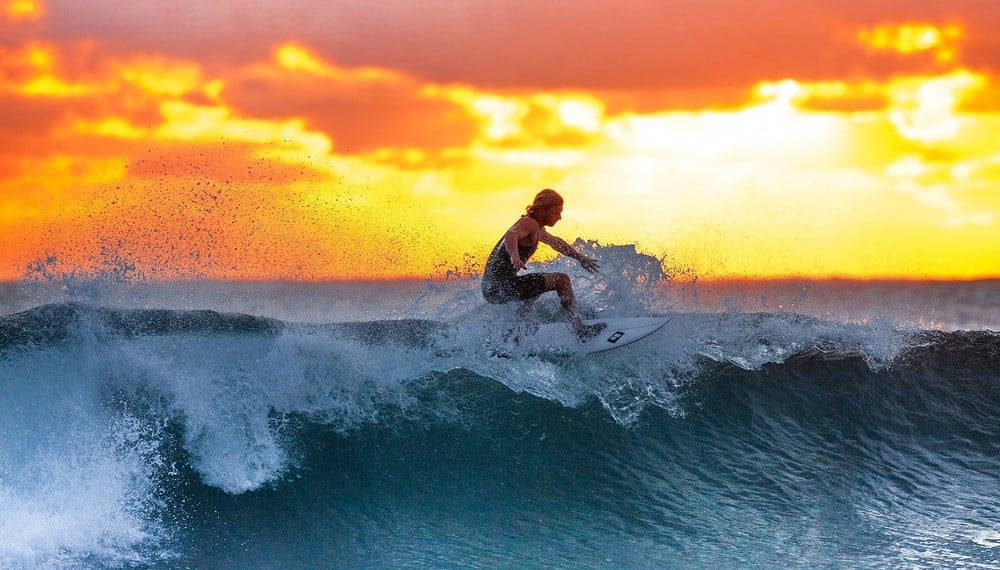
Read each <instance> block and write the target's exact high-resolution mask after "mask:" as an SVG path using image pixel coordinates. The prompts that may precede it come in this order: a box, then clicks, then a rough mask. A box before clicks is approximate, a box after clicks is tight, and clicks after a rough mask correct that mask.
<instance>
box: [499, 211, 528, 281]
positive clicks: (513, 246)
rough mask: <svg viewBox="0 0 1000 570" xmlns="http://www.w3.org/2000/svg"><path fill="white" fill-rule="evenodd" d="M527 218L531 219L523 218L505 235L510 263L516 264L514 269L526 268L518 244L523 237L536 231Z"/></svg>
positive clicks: (505, 245) (504, 243) (504, 244)
mask: <svg viewBox="0 0 1000 570" xmlns="http://www.w3.org/2000/svg"><path fill="white" fill-rule="evenodd" d="M525 220H530V218H528V217H523V218H521V219H520V220H518V221H517V223H515V224H514V225H513V226H511V227H510V229H509V230H507V233H506V234H504V236H503V247H504V249H505V250H507V255H508V256H510V263H511V265H513V266H514V271H519V270H521V269H524V261H522V260H521V254H520V253H518V251H517V244H518V242H520V241H521V239H522V238H524V237H527V236H529V235H531V233H532V232H533V231H534V230H533V229H532V228H531V227H530V226H529V224H528V223H527V222H526V221H525Z"/></svg>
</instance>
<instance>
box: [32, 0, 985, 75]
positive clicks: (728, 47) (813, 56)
mask: <svg viewBox="0 0 1000 570" xmlns="http://www.w3.org/2000/svg"><path fill="white" fill-rule="evenodd" d="M48 6H49V8H48V15H47V18H48V29H49V30H50V33H51V34H52V35H53V37H54V38H55V39H57V40H64V39H84V38H100V41H101V42H103V43H106V44H108V45H110V46H113V47H112V49H115V50H121V51H128V52H133V51H141V52H146V53H162V54H168V55H171V56H172V57H179V58H188V59H193V58H198V59H200V60H202V61H205V62H206V63H207V64H208V65H222V64H223V62H225V65H229V66H231V65H241V64H244V63H246V62H248V61H252V60H257V59H260V58H262V57H264V56H266V54H267V53H268V51H269V50H270V49H271V48H272V47H273V46H276V45H279V44H282V43H284V42H287V41H289V40H295V41H298V42H300V43H302V44H303V45H308V46H311V48H312V49H314V50H316V51H317V53H318V54H319V55H320V56H322V57H323V58H325V59H326V60H328V61H337V62H339V63H340V65H343V66H346V67H360V66H374V67H379V68H384V69H393V70H396V71H398V72H400V73H403V74H406V75H409V76H412V77H416V78H420V79H422V80H425V81H430V82H434V83H439V84H440V83H464V84H471V85H477V86H480V87H483V88H488V89H503V88H520V89H545V90H551V89H586V90H596V89H604V90H611V89H628V90H633V91H635V90H660V91H666V90H673V91H687V90H693V91H704V90H706V89H709V88H720V87H728V88H730V89H745V88H746V87H747V86H748V85H751V84H753V83H755V82H757V81H760V80H762V79H769V80H778V79H782V78H785V77H795V78H798V79H800V80H805V81H818V80H825V79H830V78H834V77H843V76H845V75H849V74H860V75H864V76H868V77H872V78H874V79H881V78H885V77H887V76H889V75H891V74H894V73H906V72H915V71H926V70H927V69H928V68H929V66H932V65H934V59H935V57H934V55H932V56H930V57H929V58H928V57H919V56H918V57H913V56H912V54H911V57H899V56H898V55H899V54H898V53H897V52H895V51H893V52H891V53H890V52H884V53H882V54H881V55H880V54H879V53H873V52H872V51H870V50H869V49H868V47H871V46H872V45H873V42H874V40H875V39H877V38H879V37H881V36H879V35H878V32H877V31H875V30H879V29H887V30H892V29H895V30H896V32H888V36H887V40H886V41H888V42H889V43H892V42H893V41H895V42H896V44H898V43H899V41H900V40H902V39H905V37H907V33H903V32H901V31H900V30H906V29H911V28H906V27H901V26H903V25H904V24H905V25H909V24H911V23H914V22H915V23H916V24H914V25H915V26H917V27H914V28H912V29H914V30H918V31H917V32H916V33H915V36H916V38H917V39H918V40H919V38H920V37H921V36H920V33H921V32H920V31H919V30H921V28H920V27H919V26H921V25H936V26H943V27H944V26H949V25H961V27H962V29H963V30H964V34H965V36H964V37H965V38H967V41H966V40H963V43H962V45H961V46H960V48H958V49H953V51H956V52H957V56H956V57H957V58H958V59H959V61H965V62H968V64H969V65H972V66H973V67H975V68H976V69H979V70H983V71H985V70H994V71H995V70H996V69H997V65H998V64H997V62H998V61H1000V57H998V55H1000V46H998V45H997V44H996V42H995V41H993V40H992V38H993V37H994V30H996V29H998V28H1000V6H998V5H996V4H994V3H991V2H982V1H978V0H930V1H925V2H920V3H917V4H914V3H912V2H901V1H890V2H879V3H872V2H870V1H869V0H844V1H842V2H836V3H829V2H819V1H810V2H802V1H800V0H768V1H765V2H742V1H736V0H707V1H704V2H683V3H679V2H660V1H658V0H626V1H623V2H616V3H609V2H605V1H603V0H581V1H580V2H575V3H574V4H573V6H572V9H567V6H566V4H565V3H563V2H561V1H558V0H534V1H528V0H484V1H481V2H465V3H457V4H456V3H455V2H452V1H450V0H427V1H426V2H421V3H419V5H417V4H411V3H397V2H382V3H378V2H376V3H372V2H369V1H367V0H337V1H333V2H319V1H317V0H286V1H282V2H276V1H264V0H256V1H248V2H242V3H230V2H209V3H206V2H195V1H194V0H169V1H168V0H148V1H147V2H143V3H138V4H135V3H133V4H128V5H122V4H121V3H120V2H112V1H111V0H101V1H98V2H91V3H88V5H87V9H86V10H84V9H82V8H81V6H80V5H79V3H77V2H75V1H74V0H50V1H49V5H48ZM880 26H882V28H880ZM893 26H895V28H893ZM861 29H867V30H873V32H872V35H870V36H868V37H869V40H870V41H869V42H868V43H867V46H868V47H866V45H865V44H862V43H859V42H858V30H861ZM179 30H183V33H178V31H179ZM893 34H894V35H893ZM945 39H946V38H945ZM948 41H951V40H948ZM875 43H877V42H875ZM917 43H919V42H917ZM896 44H894V45H896ZM220 46H225V49H219V47H220ZM949 49H952V48H949ZM941 53H943V52H942V51H941V49H940V48H939V49H938V50H937V51H935V52H934V54H937V55H940V54H941ZM918 55H919V54H918ZM212 62H215V63H214V64H213V63H212Z"/></svg>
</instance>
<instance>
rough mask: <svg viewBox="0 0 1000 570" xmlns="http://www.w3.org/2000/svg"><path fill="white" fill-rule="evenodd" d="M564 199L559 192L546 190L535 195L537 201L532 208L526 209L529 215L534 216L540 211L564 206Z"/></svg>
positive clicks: (532, 204)
mask: <svg viewBox="0 0 1000 570" xmlns="http://www.w3.org/2000/svg"><path fill="white" fill-rule="evenodd" d="M562 203H563V198H562V196H560V195H559V193H558V192H556V191H555V190H552V189H551V188H546V189H545V190H542V191H541V192H539V193H538V194H535V201H534V202H532V203H531V205H530V206H528V207H527V208H526V210H527V212H528V215H529V216H530V215H531V214H534V213H535V212H537V211H538V210H545V209H547V208H551V207H552V206H562Z"/></svg>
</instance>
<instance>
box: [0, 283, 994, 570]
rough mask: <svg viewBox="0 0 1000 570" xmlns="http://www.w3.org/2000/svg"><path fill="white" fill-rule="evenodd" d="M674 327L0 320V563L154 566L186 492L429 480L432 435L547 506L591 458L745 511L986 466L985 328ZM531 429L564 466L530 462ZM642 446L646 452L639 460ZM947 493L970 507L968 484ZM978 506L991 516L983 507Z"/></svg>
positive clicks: (986, 477) (990, 396)
mask: <svg viewBox="0 0 1000 570" xmlns="http://www.w3.org/2000/svg"><path fill="white" fill-rule="evenodd" d="M545 316H546V315H545V314H544V310H543V317H545ZM549 316H552V315H549ZM670 316H671V320H670V322H669V323H668V325H667V326H666V327H665V328H664V329H662V330H661V331H660V332H658V333H657V334H656V335H654V336H652V337H650V338H649V339H647V340H646V341H644V342H641V343H638V344H637V345H634V346H631V347H625V348H622V349H619V350H615V351H611V352H609V353H606V354H603V355H597V356H593V357H586V358H584V357H577V356H574V355H567V354H552V353H546V352H543V351H541V352H540V351H537V350H534V349H532V347H530V345H529V346H525V343H516V342H513V341H512V340H511V338H510V336H506V335H504V334H502V332H503V331H507V330H509V329H510V328H512V327H513V326H514V325H515V323H513V321H511V320H510V317H509V316H507V315H506V314H505V313H503V312H499V311H498V312H493V311H491V310H489V309H487V310H481V311H479V312H478V313H471V312H469V313H464V314H462V315H461V316H460V317H457V318H456V319H454V320H451V321H441V320H433V319H399V320H377V321H359V322H340V323H329V324H322V323H321V324H304V323H295V322H289V321H282V320H278V319H271V318H263V317H257V316H251V315H247V314H238V313H222V312H216V311H208V310H169V309H117V308H111V307H106V306H101V305H97V304H90V303H84V302H67V303H56V304H49V305H43V306H39V307H35V308H33V309H30V310H27V311H24V312H21V313H16V314H12V315H6V316H2V317H0V390H2V392H3V394H4V397H3V399H2V401H0V434H2V438H0V441H2V442H3V443H2V444H0V465H2V466H3V467H0V513H2V514H0V531H2V532H0V537H2V538H0V559H7V560H13V561H15V562H16V563H19V564H24V565H33V564H35V563H44V564H54V565H59V564H60V562H61V561H62V562H65V563H66V564H67V565H70V566H73V565H77V564H80V563H86V562H87V560H96V561H98V562H99V564H100V565H134V564H139V565H150V564H152V565H155V564H156V563H157V561H158V560H164V559H171V560H172V559H173V558H174V557H176V556H180V557H181V558H183V556H185V555H183V554H178V553H177V552H176V551H175V548H177V545H178V544H179V543H182V542H183V540H184V538H183V537H185V536H187V535H188V534H190V533H192V532H195V531H194V530H192V529H191V528H190V527H191V523H190V521H191V520H192V519H193V518H198V517H199V516H201V515H204V516H207V515H206V514H205V513H203V512H201V511H200V509H202V508H207V507H202V506H194V505H195V504H196V503H197V504H205V505H214V506H213V507H212V508H219V509H221V508H223V507H224V505H226V504H229V503H227V501H231V499H226V498H225V497H241V496H246V495H251V496H257V494H259V493H261V492H265V491H267V490H268V489H277V488H280V487H282V486H283V485H287V484H288V482H289V481H294V480H296V479H298V478H303V477H304V478H306V479H309V480H310V481H311V483H310V484H312V485H321V484H323V483H320V482H318V481H316V480H313V479H310V473H314V472H323V473H326V474H327V479H325V480H327V481H333V483H331V484H333V485H339V486H340V487H338V489H339V490H331V489H326V492H328V493H334V494H338V496H340V494H343V493H346V492H347V489H348V488H350V486H351V484H350V483H349V482H348V479H349V475H348V473H349V472H350V473H355V474H356V473H357V472H358V470H360V471H361V472H363V473H365V474H366V476H368V477H371V478H372V479H373V480H380V477H385V475H379V474H378V473H382V471H379V470H383V469H384V470H387V471H385V473H396V474H397V475H396V476H398V477H403V478H407V477H411V476H416V475H401V474H400V473H401V472H402V471H401V470H402V464H403V463H404V462H406V461H411V462H416V468H415V469H416V471H415V473H421V472H423V473H429V472H431V471H433V472H434V473H438V475H440V472H438V471H436V469H437V467H435V465H436V462H440V461H441V453H440V452H439V451H438V450H440V449H449V453H448V456H449V457H451V459H449V460H447V461H445V463H446V464H447V465H448V466H449V467H450V468H451V469H456V470H459V471H461V470H475V471H476V473H467V474H468V476H470V477H477V478H479V479H480V480H483V478H485V479H486V480H490V479H491V478H493V479H496V478H502V477H503V476H504V475H502V474H501V473H498V472H496V471H495V469H496V467H495V466H493V465H491V464H490V463H489V462H488V461H486V460H484V459H482V457H492V458H493V461H498V462H499V464H502V465H507V466H508V467H509V461H510V458H511V457H513V456H518V457H521V458H523V459H525V461H528V462H529V463H532V462H538V463H537V464H534V463H532V464H534V465H535V467H534V468H529V469H528V474H527V475H525V477H527V478H528V479H531V481H530V484H531V485H535V486H542V487H543V488H544V489H545V490H547V492H548V493H550V495H549V498H547V499H546V500H548V501H554V500H555V499H553V498H552V497H559V496H561V497H564V495H565V491H560V487H559V486H560V485H566V486H568V488H570V489H574V488H575V489H576V491H578V492H580V493H584V492H585V491H586V489H580V488H579V485H581V484H582V483H573V482H572V481H567V480H565V478H564V477H562V476H555V477H554V479H552V480H534V479H533V478H537V477H541V476H542V475H541V471H545V472H546V473H550V471H548V470H547V469H548V468H546V469H545V470H542V468H541V467H540V465H541V462H543V461H550V462H551V461H555V462H556V463H555V464H556V465H561V468H563V469H567V470H569V471H570V472H572V471H573V470H576V471H580V470H584V471H586V472H591V471H592V469H593V467H591V466H590V464H591V463H594V464H596V465H599V466H601V467H602V468H606V469H607V470H608V471H607V473H603V474H601V473H591V475H592V476H588V477H584V478H583V480H587V481H591V484H595V485H597V484H601V485H608V486H609V488H621V486H622V485H625V486H626V487H628V484H629V483H628V482H629V481H632V483H633V484H634V483H635V478H636V477H640V478H641V477H642V476H643V475H641V474H642V473H643V472H646V473H647V475H649V474H652V473H658V472H660V471H662V469H663V465H668V464H669V465H673V466H674V467H672V468H671V471H670V472H671V473H673V474H674V475H675V476H676V478H675V479H674V480H671V481H661V483H662V484H663V485H666V486H667V487H666V488H669V489H674V492H677V493H682V492H683V489H684V488H689V489H701V491H702V492H704V493H705V494H706V495H707V496H716V494H715V493H716V492H717V491H712V490H711V489H708V488H707V487H706V485H707V484H708V483H706V482H711V481H715V482H717V483H718V484H719V485H720V487H719V488H726V487H727V486H728V487H731V488H734V489H735V488H737V487H738V486H739V485H741V484H742V485H744V486H745V487H744V488H749V489H751V491H750V492H749V493H750V495H751V499H750V500H751V502H752V501H755V500H756V501H765V500H766V499H767V497H771V498H774V497H778V498H779V499H781V502H783V504H786V505H792V506H791V507H790V508H800V509H801V508H808V504H810V503H809V501H806V502H805V503H802V501H801V499H800V500H799V502H795V501H793V500H791V499H790V498H789V497H787V496H784V495H785V494H788V493H802V492H814V493H815V492H819V491H824V489H825V491H824V492H829V491H830V490H829V489H828V488H826V487H824V485H826V483H823V482H821V481H819V480H816V479H815V475H810V473H815V469H816V468H817V466H819V468H821V469H823V470H825V471H827V472H834V473H836V472H838V470H840V471H843V470H844V469H845V466H847V465H851V464H853V465H855V467H852V468H851V469H849V471H850V472H849V473H848V475H849V478H850V479H851V480H852V481H854V482H856V483H857V484H858V485H862V486H863V485H869V484H872V481H874V480H879V481H886V480H888V481H889V482H890V483H891V485H890V488H893V489H905V488H911V489H912V490H914V492H919V491H920V490H921V489H922V488H924V487H925V486H926V485H927V484H928V483H927V482H926V481H927V478H926V476H925V474H922V473H918V472H917V471H915V470H916V469H921V468H926V467H927V465H928V462H930V464H931V465H935V466H936V469H937V475H935V477H941V478H947V477H948V476H954V475H955V473H956V472H961V474H962V477H964V479H962V477H960V478H959V479H962V480H966V481H968V480H969V479H970V478H971V479H973V480H975V481H976V482H978V483H979V484H988V482H989V481H990V480H991V477H993V475H992V473H994V472H995V471H994V470H995V468H996V467H997V464H996V462H997V457H998V456H1000V449H998V448H997V444H996V442H997V441H1000V430H998V427H997V424H996V420H995V419H996V418H997V417H1000V382H997V376H996V370H998V369H1000V366H998V365H1000V335H997V334H996V333H992V332H988V331H979V332H938V331H921V330H911V329H898V328H895V327H890V326H887V325H884V324H844V323H839V322H833V321H826V320H823V319H818V318H814V317H806V316H803V315H796V314H789V313H727V314H699V313H673V314H671V315H670ZM546 441H547V442H549V443H548V444H546V445H549V447H546V449H549V450H551V449H553V447H552V446H551V445H552V444H555V442H558V443H557V444H556V445H555V447H556V448H557V449H559V450H560V453H561V454H564V455H558V456H556V457H553V456H552V455H549V454H545V456H544V458H543V457H542V456H541V455H539V453H541V452H540V449H542V448H541V447H540V446H541V442H546ZM637 441H645V442H646V443H644V444H642V445H639V444H638V443H636V442H637ZM375 442H377V445H376V444H375ZM623 442H626V443H624V444H623ZM650 442H652V443H650ZM373 445H374V446H375V447H377V448H378V449H379V450H380V451H379V452H378V454H381V455H378V454H376V455H375V456H373V455H371V454H372V453H373V452H372V449H374V448H373V447H372V446H373ZM622 445H625V448H626V449H630V450H631V451H630V453H632V454H635V456H634V457H623V456H622V455H621V454H620V453H619V452H620V451H621V446H622ZM484 449H492V450H493V451H492V452H489V453H485V455H484V454H483V450H484ZM651 449H655V450H656V451H655V453H654V455H655V456H656V458H655V459H656V461H662V462H663V463H657V465H658V467H653V466H652V463H650V462H654V460H653V459H651V458H649V457H645V458H644V457H642V455H643V454H645V453H652V452H651V451H650V450H651ZM497 450H504V451H503V453H504V454H505V455H503V457H504V458H503V459H501V458H500V457H498V456H497V455H496V454H497V453H500V452H499V451H497ZM611 450H615V451H614V453H613V452H612V451H611ZM477 454H479V455H477ZM510 454H513V455H510ZM704 454H711V457H712V458H713V462H712V464H711V466H710V465H709V464H706V463H705V462H704V457H705V455H704ZM461 457H465V459H466V460H467V461H466V462H465V463H463V462H462V461H460V459H459V458H461ZM476 457H480V459H475V458H476ZM747 457H752V458H754V460H753V462H752V463H753V465H754V469H753V470H748V468H747V466H746V458H747ZM584 458H588V459H586V460H584ZM359 462H360V463H359ZM654 463H655V462H654ZM410 467H413V466H412V465H411V466H410ZM553 469H554V468H553ZM887 469H888V470H889V472H888V473H886V470H887ZM331 473H332V474H333V475H332V477H333V478H332V479H329V477H330V476H331V475H330V474H331ZM841 474H843V473H841ZM338 477H339V478H338ZM796 477H799V478H804V479H803V480H807V483H802V481H801V480H800V481H799V483H795V481H796V479H795V478H796ZM654 478H662V477H661V475H655V476H654ZM528 479H525V480H520V479H517V478H516V477H515V480H517V481H520V483H521V484H524V485H528V484H529V480H528ZM615 480H617V481H618V483H615V482H614V481H615ZM386 484H388V483H386ZM831 484H832V485H835V484H833V483H831ZM747 485H748V487H746V486H747ZM684 486H688V487H684ZM954 491H955V493H956V494H955V496H956V497H958V499H957V500H958V501H959V502H960V503H962V504H963V505H964V504H968V508H969V509H971V510H972V511H975V512H982V510H983V508H984V507H983V506H982V505H979V506H978V507H977V506H976V505H975V504H974V502H975V501H977V500H978V501H981V500H982V497H981V496H979V495H974V494H971V493H969V492H966V491H963V490H961V489H954ZM622 492H623V493H625V494H626V495H627V496H628V495H629V494H631V496H632V497H633V499H635V501H637V502H636V503H635V504H637V505H642V504H650V505H659V506H657V507H652V506H651V507H649V508H648V509H647V508H646V507H640V508H639V511H638V512H636V513H635V514H634V516H635V517H639V518H640V519H642V520H645V521H647V522H645V523H642V522H638V521H636V520H631V521H624V520H620V521H618V523H616V524H626V525H628V524H630V525H638V526H642V525H643V524H651V523H649V522H648V521H659V523H660V524H665V525H668V526H670V525H672V526H673V527H676V528H679V529H681V530H683V529H684V528H685V523H684V521H685V520H690V519H689V518H688V517H693V516H694V514H693V513H685V512H683V509H680V510H677V511H676V512H670V513H669V514H664V513H663V512H660V511H657V510H656V509H659V508H662V505H663V502H662V500H656V501H653V502H652V503H650V502H649V497H645V496H635V495H637V494H640V495H641V494H642V493H644V492H645V491H641V490H640V489H639V487H638V486H633V487H628V488H625V489H622ZM533 493H539V494H540V493H542V489H541V488H539V489H538V490H536V491H533ZM963 493H964V494H963ZM195 496H197V497H198V500H195V498H194V497H195ZM593 496H601V497H604V496H606V493H603V492H601V493H595V494H594V495H593ZM753 497H757V498H756V499H754V498H753ZM564 498H565V497H564ZM886 500H889V499H886ZM644 501H645V502H644ZM804 505H805V506H804ZM564 506H565V505H564ZM731 506H732V508H733V509H736V508H737V507H736V504H735V503H733V504H732V505H731ZM553 508H555V506H553ZM632 508H635V507H634V505H633V507H632ZM690 508H694V507H690ZM985 508H986V509H987V511H986V514H990V515H993V514H996V513H997V512H998V510H997V509H998V507H997V505H996V501H995V500H993V502H992V503H987V507H985ZM976 509H979V510H978V511H976ZM929 512H933V509H931V511H929ZM198 513H200V515H198ZM723 514H726V513H725V512H724V513H723ZM622 516H624V515H622ZM727 516H733V517H735V516H736V513H735V511H733V512H728V515H727ZM185 521H187V522H185ZM344 524H347V523H344ZM352 524H354V523H352ZM987 542H989V541H988V540H987ZM481 546H482V547H483V548H484V549H487V550H488V549H489V547H488V545H481ZM81 557H82V558H81ZM81 561H83V562H81ZM372 561H374V559H372V560H368V562H372ZM354 562H355V563H357V564H358V565H364V563H365V561H364V560H354Z"/></svg>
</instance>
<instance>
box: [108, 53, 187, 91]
mask: <svg viewBox="0 0 1000 570" xmlns="http://www.w3.org/2000/svg"><path fill="white" fill-rule="evenodd" d="M121 77H122V78H123V79H124V80H125V81H126V82H128V83H132V84H134V85H136V86H138V87H139V88H141V89H143V90H145V91H148V92H150V93H154V94H162V95H172V96H178V95H183V94H184V93H189V92H191V91H195V90H196V89H197V88H198V86H199V85H200V84H201V83H202V79H201V74H200V71H199V70H198V68H197V67H195V66H193V65H171V64H169V63H165V62H162V61H158V60H145V61H139V62H134V63H132V64H130V65H129V66H127V67H124V68H123V69H122V70H121Z"/></svg>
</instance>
